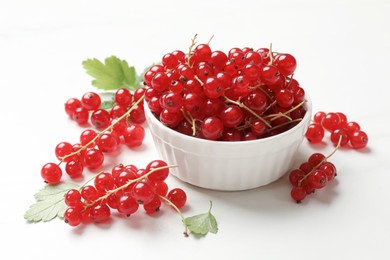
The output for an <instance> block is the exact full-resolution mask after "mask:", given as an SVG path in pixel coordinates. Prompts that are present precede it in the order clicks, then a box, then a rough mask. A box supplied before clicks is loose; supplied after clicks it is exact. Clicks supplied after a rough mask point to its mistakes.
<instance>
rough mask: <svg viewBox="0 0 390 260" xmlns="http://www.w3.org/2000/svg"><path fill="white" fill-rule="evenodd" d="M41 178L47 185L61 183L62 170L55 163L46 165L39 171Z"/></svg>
mask: <svg viewBox="0 0 390 260" xmlns="http://www.w3.org/2000/svg"><path fill="white" fill-rule="evenodd" d="M41 176H42V178H43V179H44V180H45V182H47V183H48V184H58V183H59V182H60V181H61V177H62V170H61V168H60V167H59V166H58V165H57V164H55V163H46V164H45V165H43V167H42V169H41Z"/></svg>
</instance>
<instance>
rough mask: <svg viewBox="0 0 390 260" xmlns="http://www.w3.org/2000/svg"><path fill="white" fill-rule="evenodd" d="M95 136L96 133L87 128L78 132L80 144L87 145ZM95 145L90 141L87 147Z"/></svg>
mask: <svg viewBox="0 0 390 260" xmlns="http://www.w3.org/2000/svg"><path fill="white" fill-rule="evenodd" d="M96 136H97V133H96V131H95V130H93V129H87V130H84V131H83V132H82V133H81V134H80V144H81V145H82V146H84V145H87V144H88V143H89V142H90V141H92V139H94V138H95V137H96ZM94 146H95V143H94V142H93V143H91V144H90V145H89V146H88V147H91V148H92V147H94Z"/></svg>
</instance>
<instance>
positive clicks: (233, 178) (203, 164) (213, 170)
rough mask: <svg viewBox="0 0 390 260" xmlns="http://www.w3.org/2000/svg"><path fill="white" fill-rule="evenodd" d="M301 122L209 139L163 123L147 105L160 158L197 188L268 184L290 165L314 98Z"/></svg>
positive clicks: (234, 187)
mask: <svg viewBox="0 0 390 260" xmlns="http://www.w3.org/2000/svg"><path fill="white" fill-rule="evenodd" d="M305 108H306V110H307V112H306V114H305V116H304V118H303V119H302V121H301V122H299V124H297V125H296V126H294V127H293V128H291V129H289V130H288V131H286V132H284V133H281V134H278V135H275V136H272V137H267V138H263V139H258V140H253V141H243V142H223V141H209V140H204V139H199V138H195V137H191V136H187V135H184V134H181V133H179V132H176V131H175V130H173V129H170V128H168V127H166V126H164V125H163V124H162V123H161V122H160V121H159V120H157V118H156V117H155V116H154V115H153V114H152V112H151V111H150V110H149V108H148V106H147V105H146V104H145V114H146V120H147V122H148V125H149V128H150V131H151V134H152V137H153V141H154V143H155V145H156V149H157V152H158V153H159V155H160V157H161V158H162V159H163V160H164V161H165V162H167V163H168V164H169V165H178V166H179V167H177V168H172V169H171V173H172V174H173V175H174V176H176V177H178V178H179V179H180V180H182V181H185V182H188V183H190V184H193V185H195V186H198V187H202V188H207V189H213V190H223V191H239V190H248V189H252V188H257V187H260V186H263V185H266V184H269V183H271V182H273V181H275V180H277V179H279V178H280V177H282V176H283V175H284V174H286V173H287V171H288V170H289V169H290V168H291V166H292V163H293V157H294V154H295V153H296V151H297V150H298V147H299V146H300V144H301V142H302V140H303V138H304V134H305V131H306V129H307V127H308V124H309V122H310V118H311V109H312V108H311V101H310V99H309V98H307V102H306V104H305Z"/></svg>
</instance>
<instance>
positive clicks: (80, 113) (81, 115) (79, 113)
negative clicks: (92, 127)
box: [72, 107, 89, 125]
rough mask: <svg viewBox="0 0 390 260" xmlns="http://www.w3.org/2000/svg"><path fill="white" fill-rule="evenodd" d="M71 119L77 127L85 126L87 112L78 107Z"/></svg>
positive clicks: (87, 116) (87, 117)
mask: <svg viewBox="0 0 390 260" xmlns="http://www.w3.org/2000/svg"><path fill="white" fill-rule="evenodd" d="M72 118H73V120H74V121H76V123H78V124H79V125H85V124H87V123H88V119H89V113H88V110H87V109H86V108H84V107H78V108H76V109H75V111H74V113H73V114H72Z"/></svg>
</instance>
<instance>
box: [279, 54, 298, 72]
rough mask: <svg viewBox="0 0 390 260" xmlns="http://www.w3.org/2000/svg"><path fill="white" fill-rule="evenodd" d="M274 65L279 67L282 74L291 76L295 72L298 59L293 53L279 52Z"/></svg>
mask: <svg viewBox="0 0 390 260" xmlns="http://www.w3.org/2000/svg"><path fill="white" fill-rule="evenodd" d="M274 65H275V66H276V67H278V69H279V71H280V73H281V74H283V75H284V76H289V75H291V74H293V73H294V71H295V69H296V67H297V61H296V60H295V58H294V56H292V55H291V54H287V53H285V54H277V55H276V56H275V59H274Z"/></svg>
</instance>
